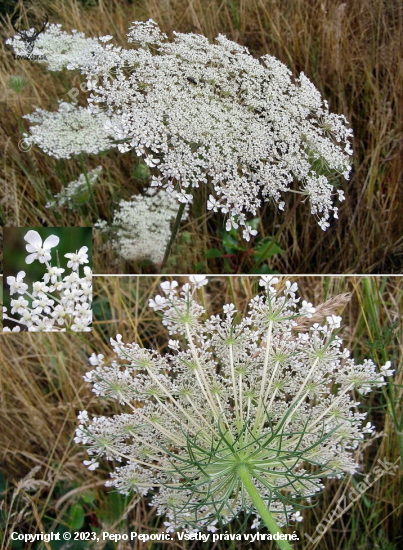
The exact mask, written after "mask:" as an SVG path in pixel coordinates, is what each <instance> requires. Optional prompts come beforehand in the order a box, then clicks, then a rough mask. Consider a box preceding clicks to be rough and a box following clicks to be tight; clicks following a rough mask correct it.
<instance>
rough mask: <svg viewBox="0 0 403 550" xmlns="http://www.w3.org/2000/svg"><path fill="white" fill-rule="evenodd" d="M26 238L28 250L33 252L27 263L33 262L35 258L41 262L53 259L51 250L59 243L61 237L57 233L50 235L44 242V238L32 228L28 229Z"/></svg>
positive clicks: (26, 259) (26, 260)
mask: <svg viewBox="0 0 403 550" xmlns="http://www.w3.org/2000/svg"><path fill="white" fill-rule="evenodd" d="M24 239H25V240H26V241H27V243H28V244H27V245H26V247H25V248H26V250H27V252H31V254H29V255H28V256H27V257H26V258H25V262H26V263H27V264H32V262H33V261H34V260H39V262H40V263H41V264H44V263H45V262H48V261H49V260H50V259H51V257H52V256H51V254H50V252H49V251H50V250H51V249H52V248H54V247H55V246H57V245H58V244H59V241H60V239H59V237H57V236H56V235H50V236H49V237H47V239H45V241H44V242H43V243H42V238H41V236H40V235H39V233H38V232H37V231H33V230H32V229H31V230H30V231H28V233H27V234H26V235H25V237H24Z"/></svg>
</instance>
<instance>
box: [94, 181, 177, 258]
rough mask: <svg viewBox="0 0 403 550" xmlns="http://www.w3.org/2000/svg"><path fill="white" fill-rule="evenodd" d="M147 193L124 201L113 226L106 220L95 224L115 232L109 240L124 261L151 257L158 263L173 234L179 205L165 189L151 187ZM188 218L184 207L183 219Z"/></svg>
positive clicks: (107, 230)
mask: <svg viewBox="0 0 403 550" xmlns="http://www.w3.org/2000/svg"><path fill="white" fill-rule="evenodd" d="M146 193H147V194H145V195H135V196H133V197H132V199H131V200H130V201H125V200H123V201H121V202H120V204H119V209H118V210H116V211H115V212H114V216H113V222H112V225H111V226H108V225H107V224H106V222H104V221H100V222H98V223H97V224H95V226H96V227H99V228H100V229H101V231H103V232H108V233H111V234H112V235H113V237H112V240H111V241H110V242H111V244H112V246H113V248H114V249H115V250H116V252H117V253H118V254H119V255H120V256H122V258H124V259H125V260H128V261H130V260H142V259H145V258H149V259H150V260H151V261H152V262H154V263H155V264H159V263H161V262H162V260H163V257H164V252H165V249H166V246H167V243H168V241H169V238H170V236H171V224H172V222H173V220H174V219H175V216H176V214H177V211H178V206H177V202H176V201H175V199H173V198H172V197H171V196H169V195H168V193H167V192H166V191H165V190H163V189H162V190H160V191H159V192H158V193H157V192H156V190H155V189H149V190H148V191H147V192H146ZM186 217H187V211H186V209H185V212H184V215H183V217H182V219H186Z"/></svg>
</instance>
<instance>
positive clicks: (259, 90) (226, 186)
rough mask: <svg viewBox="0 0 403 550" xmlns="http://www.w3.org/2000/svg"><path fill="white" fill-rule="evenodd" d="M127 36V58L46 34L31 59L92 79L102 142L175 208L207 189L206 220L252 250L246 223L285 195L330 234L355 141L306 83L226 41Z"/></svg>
mask: <svg viewBox="0 0 403 550" xmlns="http://www.w3.org/2000/svg"><path fill="white" fill-rule="evenodd" d="M127 36H128V42H129V43H131V44H132V46H133V47H132V48H130V49H125V48H122V47H118V46H115V45H113V44H109V43H107V42H109V40H110V38H111V37H110V36H107V37H103V38H102V37H101V38H85V37H84V35H82V34H81V33H73V34H72V35H70V37H69V36H68V34H67V33H65V32H64V31H62V30H61V29H60V28H59V27H57V26H50V27H49V29H47V30H46V31H45V32H44V33H42V34H41V35H40V36H39V37H38V41H37V43H35V47H36V48H37V50H38V51H37V53H38V54H42V55H45V56H46V59H45V60H43V62H44V63H48V65H49V69H51V70H54V69H55V68H57V69H59V68H61V67H67V68H70V69H73V68H77V69H79V70H81V72H82V73H83V74H84V75H86V77H87V87H88V89H89V90H90V91H91V92H92V93H91V96H90V97H89V98H88V102H89V104H90V105H92V106H93V107H94V109H95V108H96V107H100V108H102V109H103V110H105V113H107V114H108V115H109V116H110V120H106V119H105V128H104V131H105V132H106V134H107V135H108V136H109V135H111V136H113V137H114V138H115V139H117V140H120V143H119V145H118V147H119V149H120V151H121V152H126V151H130V150H134V151H135V152H136V154H137V155H138V156H141V157H143V159H144V160H145V162H146V163H147V164H148V166H150V167H151V169H152V171H153V185H155V186H158V187H164V188H165V189H167V190H168V191H169V192H170V193H171V194H172V196H174V197H176V198H177V200H179V201H182V202H187V203H188V202H191V201H192V200H193V192H192V191H193V189H194V188H197V187H199V186H200V185H206V184H207V185H208V186H209V193H210V196H209V198H208V201H207V208H208V209H210V210H213V211H221V212H222V213H223V214H224V215H225V216H227V224H226V226H227V229H228V230H229V229H230V228H231V227H235V228H236V227H239V226H241V227H242V228H243V236H244V238H245V239H247V240H248V239H249V238H250V235H255V234H256V231H255V230H254V229H252V228H251V227H250V226H249V225H247V223H246V221H247V219H248V218H250V217H252V216H256V214H257V210H258V208H259V207H260V206H261V205H262V203H264V202H268V201H271V202H273V203H274V204H275V205H277V207H278V208H279V209H284V206H285V203H284V200H283V197H284V195H285V194H286V193H289V192H293V193H298V194H302V195H303V196H305V197H306V198H307V199H308V200H309V202H310V204H311V213H312V214H313V215H315V216H316V218H317V220H318V223H319V225H320V227H321V228H322V229H323V230H325V229H326V228H327V227H328V225H329V221H328V220H329V218H330V216H331V215H333V216H334V217H337V207H336V206H334V201H335V199H339V200H340V201H341V200H343V199H344V195H343V192H342V191H341V190H337V189H336V187H335V182H337V181H338V179H340V178H339V176H343V177H344V178H345V179H348V178H349V172H350V155H351V154H352V150H351V146H350V141H349V140H350V138H351V135H352V130H351V129H349V128H348V126H347V120H346V118H345V117H344V116H343V115H336V114H332V113H330V112H329V106H328V103H327V101H326V100H323V99H322V98H321V94H320V92H319V91H318V90H317V89H316V88H315V86H314V85H313V84H312V82H311V81H310V80H309V79H308V78H307V77H306V76H305V74H304V73H301V74H300V75H299V77H298V78H296V79H293V78H292V74H291V71H290V70H289V69H288V68H287V67H286V66H285V65H284V64H283V63H281V62H280V61H279V60H278V59H276V58H275V57H273V56H270V55H264V56H262V57H260V58H259V59H256V58H254V57H253V56H252V55H251V54H250V53H249V51H248V49H247V48H246V47H243V46H240V45H239V44H237V43H235V42H232V41H230V40H228V39H227V38H226V37H225V36H223V35H219V36H218V37H217V38H216V40H215V42H214V43H213V44H211V43H210V42H209V41H208V39H207V38H206V37H204V36H201V35H197V34H182V33H174V38H173V40H172V41H169V40H168V38H167V36H166V35H165V34H164V33H162V32H161V31H160V29H159V28H158V26H157V24H156V23H155V22H154V21H152V20H150V21H148V22H135V23H133V26H132V27H131V28H130V30H129V33H128V35H127ZM8 43H9V44H11V45H13V47H14V49H15V51H16V53H19V52H20V51H21V48H22V47H23V45H22V44H21V40H19V39H18V38H14V39H10V40H8ZM64 45H66V47H67V50H66V48H65V46H64ZM69 47H70V50H69V49H68V48H69ZM34 53H35V52H34ZM58 58H59V59H58ZM95 112H96V110H94V120H95V122H92V123H91V129H88V131H87V136H88V138H89V141H90V143H92V142H93V141H95V142H96V141H97V140H94V136H93V135H92V129H94V131H95V134H96V135H99V139H102V137H101V136H102V131H103V130H102V120H101V119H100V118H98V119H97V118H96V117H100V115H99V114H97V115H96V116H95ZM42 116H43V117H44V123H45V122H46V123H47V119H46V118H45V115H44V114H42ZM72 116H73V115H72ZM104 116H106V115H104ZM48 117H49V121H51V122H52V128H54V127H55V121H54V120H53V119H52V118H51V115H48ZM41 126H43V125H39V126H38V127H37V129H36V130H35V129H33V130H31V131H32V132H34V133H35V140H36V143H37V144H38V145H40V146H41V147H42V148H44V150H46V151H48V152H49V154H55V153H57V154H59V155H60V154H63V155H68V154H70V152H71V146H70V144H66V145H64V146H63V147H62V145H63V144H59V143H58V144H57V145H58V146H57V147H55V145H54V132H53V131H51V130H52V128H51V129H50V131H49V130H48V129H47V127H46V125H45V126H44V130H42V129H41ZM56 127H57V124H56ZM65 139H66V138H63V140H65ZM104 139H105V138H104ZM48 141H49V143H48ZM106 141H107V140H106ZM92 149H93V148H92ZM100 149H101V148H100Z"/></svg>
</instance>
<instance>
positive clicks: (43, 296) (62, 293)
mask: <svg viewBox="0 0 403 550" xmlns="http://www.w3.org/2000/svg"><path fill="white" fill-rule="evenodd" d="M24 239H25V240H26V241H27V243H28V244H27V245H26V249H27V252H30V254H29V255H28V256H27V258H26V259H25V262H26V263H27V264H31V263H32V262H34V261H36V260H38V261H39V262H40V263H42V264H45V267H46V271H45V273H44V275H43V277H42V279H41V280H39V281H34V282H33V283H32V289H31V290H28V285H27V284H26V283H24V277H25V276H26V274H25V272H24V271H20V272H19V273H17V276H16V277H11V276H10V277H7V284H8V286H9V287H10V296H13V294H15V293H17V294H18V297H17V298H14V299H11V302H10V303H11V314H12V316H9V315H7V309H6V308H3V319H9V320H10V321H14V322H15V323H18V327H15V328H13V332H15V331H19V330H20V328H21V327H24V328H25V329H27V330H28V331H30V332H59V331H66V330H71V331H73V332H88V331H90V330H91V327H90V325H91V323H92V310H91V303H92V271H91V268H90V267H89V266H84V267H83V273H81V274H80V266H83V264H87V263H88V255H87V251H88V248H87V247H86V246H83V247H81V248H80V250H78V251H76V252H74V253H69V254H65V257H66V258H68V260H69V261H68V262H67V268H70V271H69V272H68V273H65V271H66V270H65V269H64V268H61V267H58V266H57V265H52V254H51V249H52V248H54V247H56V246H57V245H58V244H59V240H60V239H59V237H57V236H56V235H50V236H49V237H48V238H47V239H45V241H44V242H42V238H41V236H40V235H39V233H38V232H37V231H33V230H30V231H28V232H27V234H26V235H25V237H24ZM64 273H65V276H64V277H63V274H64ZM20 325H21V327H20ZM3 331H6V332H7V331H10V329H9V328H8V327H4V328H3Z"/></svg>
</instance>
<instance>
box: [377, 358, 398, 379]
mask: <svg viewBox="0 0 403 550" xmlns="http://www.w3.org/2000/svg"><path fill="white" fill-rule="evenodd" d="M391 366H392V363H391V362H390V361H386V363H385V364H384V365H383V366H382V367H381V369H380V370H381V373H382V375H383V376H392V374H393V373H394V372H395V369H391V368H390V367H391Z"/></svg>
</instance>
